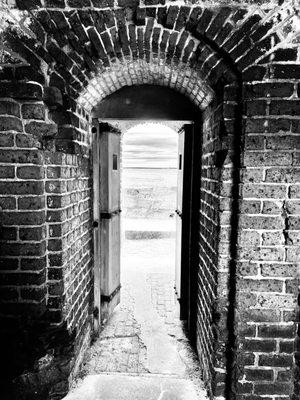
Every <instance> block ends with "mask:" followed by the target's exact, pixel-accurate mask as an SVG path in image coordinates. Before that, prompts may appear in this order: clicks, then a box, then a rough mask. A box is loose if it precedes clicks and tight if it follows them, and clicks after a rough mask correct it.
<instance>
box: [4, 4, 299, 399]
mask: <svg viewBox="0 0 300 400" xmlns="http://www.w3.org/2000/svg"><path fill="white" fill-rule="evenodd" d="M79 3H80V4H79ZM47 4H48V5H47V7H44V6H43V4H42V2H40V1H39V0H36V1H35V0H34V1H33V0H30V1H29V0H28V1H19V2H18V1H17V7H18V8H19V9H21V8H22V9H23V10H25V11H24V13H21V12H16V13H15V14H14V18H10V17H8V19H9V20H10V22H9V23H8V25H7V27H6V29H5V31H4V32H2V35H3V37H4V38H5V52H6V53H5V55H4V60H5V65H4V68H2V70H1V71H0V79H1V80H2V85H1V87H0V96H1V98H3V100H1V105H2V108H0V111H1V114H2V115H3V116H1V117H0V127H1V128H0V130H1V131H2V132H4V133H3V135H2V142H1V143H2V146H3V151H2V159H1V162H2V164H3V165H4V166H3V174H4V183H3V186H1V188H2V192H1V193H3V195H2V196H1V202H2V203H1V204H2V208H3V209H4V211H3V221H4V223H3V225H4V226H3V229H2V232H3V239H6V237H7V235H9V242H8V243H6V241H4V240H3V241H2V244H1V246H2V254H3V256H2V259H1V260H2V261H1V262H2V265H4V267H3V271H4V272H3V277H4V280H3V282H4V286H3V295H4V303H3V304H4V306H3V318H4V319H3V321H4V324H5V326H6V327H7V328H9V325H11V326H12V327H14V328H15V329H16V328H19V327H20V330H19V331H18V335H20V336H17V337H18V339H20V338H23V333H24V331H29V332H31V330H32V331H35V333H36V336H37V338H38V339H39V341H40V345H39V346H37V352H36V354H33V355H31V356H30V358H29V361H28V362H27V365H26V368H27V369H28V370H31V371H33V372H31V375H30V374H29V375H28V376H29V378H28V379H29V381H30V380H31V381H30V382H31V386H32V387H35V385H33V381H34V379H37V378H38V379H37V380H38V383H37V384H36V387H38V388H41V387H42V388H43V389H42V390H46V391H47V390H48V392H49V391H52V392H53V393H54V392H55V391H60V390H61V391H62V392H63V390H65V389H66V387H65V386H64V383H62V382H65V384H66V382H67V379H68V377H69V375H70V374H71V375H72V373H74V370H76V368H77V366H78V363H79V361H76V356H75V355H76V352H77V353H78V351H79V349H83V348H84V347H85V346H86V345H87V341H88V337H89V334H90V333H89V332H90V317H91V312H92V302H91V299H90V294H91V289H90V288H91V280H92V272H91V251H90V249H91V234H90V200H89V199H90V188H91V186H90V185H91V182H90V179H89V177H90V176H89V151H90V145H91V139H90V132H89V128H90V111H91V109H92V107H93V106H95V105H96V103H97V102H99V100H101V99H102V98H104V97H106V96H107V95H109V94H111V93H113V92H115V91H116V90H118V89H119V88H121V87H124V86H130V85H137V84H145V83H147V84H152V85H161V86H167V87H170V88H172V89H174V90H177V91H180V92H181V93H183V94H185V95H186V96H188V97H189V98H190V99H191V100H192V101H193V102H194V104H195V105H197V106H198V107H199V109H201V111H202V113H203V116H204V118H203V127H202V134H203V155H202V182H203V184H202V188H201V190H202V192H201V220H200V224H201V231H200V243H201V244H200V266H199V282H201V283H202V284H200V285H199V304H200V306H199V314H198V318H199V337H198V350H199V354H200V358H201V357H202V368H203V371H207V375H205V380H207V381H212V385H211V387H209V390H210V393H211V395H214V396H220V397H222V396H227V397H228V398H230V396H233V394H232V393H235V394H237V395H238V396H240V398H241V399H250V398H251V396H257V397H258V398H260V396H264V395H269V396H275V395H276V396H281V395H292V392H293V390H295V395H297V390H299V388H298V387H297V383H296V385H295V389H293V386H294V385H293V375H292V368H293V367H294V366H295V364H294V361H293V352H294V351H295V348H294V347H293V344H292V340H293V338H294V337H295V323H294V321H295V319H294V317H293V312H294V311H295V308H296V294H297V284H298V281H297V279H296V263H297V260H298V258H297V257H298V255H297V252H296V247H297V243H298V241H299V222H298V219H299V218H298V214H299V212H298V208H297V207H298V203H297V201H298V202H299V200H298V199H299V169H297V168H298V167H297V166H298V165H299V163H298V161H297V160H298V158H299V153H298V151H297V150H298V149H299V145H298V144H297V141H296V139H297V137H296V134H297V133H299V124H298V119H297V115H298V114H299V99H298V96H299V80H300V75H299V74H300V72H299V63H298V62H297V56H298V53H297V51H298V50H297V34H298V33H297V31H296V28H295V18H297V16H296V13H295V8H294V7H293V3H292V2H291V3H288V4H287V5H284V6H278V7H277V8H276V7H275V8H274V10H271V11H268V10H267V7H266V8H264V7H263V6H262V7H261V8H253V7H250V6H249V7H247V6H235V7H223V6H221V5H220V6H219V5H218V7H213V8H210V7H199V6H198V5H193V6H186V5H184V6H178V5H173V4H170V5H169V4H167V5H166V6H165V5H151V6H150V5H149V6H140V7H138V6H136V5H134V6H132V5H131V4H127V3H126V4H125V5H124V6H123V4H122V5H120V7H115V8H114V7H113V5H109V4H105V5H103V4H102V2H98V1H92V3H90V1H88V0H87V1H85V2H83V4H82V2H77V1H68V2H67V4H66V2H65V1H57V2H47ZM12 21H13V22H12ZM16 21H19V25H17V24H16ZM10 50H12V51H13V55H14V57H15V59H12V58H11V56H10V55H9V51H10ZM16 55H18V57H19V58H18V59H16ZM297 85H298V86H297ZM54 148H56V152H54ZM2 164H1V165H2ZM21 166H22V167H21ZM1 168H2V167H1ZM8 179H9V182H7V180H8ZM7 191H9V193H10V195H9V196H7ZM22 191H23V192H22ZM22 193H24V194H26V195H27V196H26V197H24V199H22V198H21V197H20V195H21V194H22ZM30 193H31V195H30ZM21 210H22V211H21ZM232 210H234V212H233V213H232ZM239 211H240V215H239ZM20 242H21V244H20ZM22 242H24V244H23V243H22ZM278 243H279V244H278ZM24 246H26V251H25V250H24V249H25V247H24ZM274 263H275V264H274ZM74 265H76V267H74ZM46 271H47V275H46ZM211 282H213V284H211ZM216 282H217V284H216ZM204 300H205V301H204ZM206 300H207V301H206ZM274 308H276V309H277V310H276V311H274ZM227 313H229V317H228V314H227ZM21 315H22V318H21ZM37 318H38V319H39V324H38V325H39V326H38V329H36V319H37ZM40 321H43V323H42V324H41V323H40ZM203 321H206V322H205V323H203ZM49 324H50V325H51V326H52V327H53V330H54V331H55V334H54V336H53V337H55V335H58V336H59V335H61V336H62V337H63V338H64V341H65V343H66V346H69V352H68V354H67V355H66V354H65V352H64V348H63V346H62V348H57V347H56V345H55V344H54V343H53V340H52V339H51V338H49ZM55 327H56V328H55ZM54 328H55V329H54ZM7 331H8V332H10V330H9V329H7ZM50 336H51V335H50ZM45 338H46V339H45ZM5 340H7V336H5ZM51 340H52V341H51ZM45 342H46V343H47V346H46V347H47V348H48V349H49V352H48V355H49V354H52V353H51V351H52V350H51V349H55V357H54V358H53V359H51V360H52V361H51V362H49V365H48V367H49V369H51V368H54V370H55V371H59V368H60V367H59V365H60V363H62V362H67V363H68V367H67V368H66V370H65V373H64V376H63V377H61V376H60V377H58V376H57V374H56V375H55V374H53V376H52V378H51V379H53V381H52V382H54V383H55V385H54V386H53V384H52V383H51V385H50V386H51V389H50V388H49V382H48V383H47V382H46V383H45V379H44V378H43V373H44V372H43V371H42V372H41V371H38V370H36V369H34V368H33V365H34V362H35V361H36V359H39V358H41V357H43V356H44V355H45V346H44V343H45ZM70 343H71V344H70ZM30 346H32V343H31V342H30V339H28V343H27V348H28V349H30V348H31V347H30ZM20 349H21V350H20ZM28 349H27V350H26V345H25V346H24V345H23V346H22V345H20V348H18V349H17V352H18V351H23V352H25V354H26V351H28ZM50 350H51V351H50ZM66 360H67V361H66ZM78 360H80V357H79V358H78ZM233 365H235V368H234V369H233V368H232V366H233ZM48 367H47V368H48ZM23 370H24V366H23V365H22V363H21V362H20V363H19V365H18V368H17V375H18V374H19V375H21V374H22V372H23ZM229 371H231V372H230V373H229ZM14 373H16V372H14ZM212 377H213V379H211V378H212ZM43 379H44V380H43ZM18 382H19V381H18ZM47 385H48V386H47ZM25 386H26V385H25ZM208 386H209V385H208ZM45 388H46V389H45ZM28 390H31V389H28ZM38 390H40V389H38Z"/></svg>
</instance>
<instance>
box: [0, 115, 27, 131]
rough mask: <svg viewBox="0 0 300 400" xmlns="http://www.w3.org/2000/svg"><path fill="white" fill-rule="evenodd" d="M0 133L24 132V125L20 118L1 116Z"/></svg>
mask: <svg viewBox="0 0 300 400" xmlns="http://www.w3.org/2000/svg"><path fill="white" fill-rule="evenodd" d="M0 131H16V132H22V131H23V125H22V122H21V120H20V119H19V118H16V117H11V116H6V117H3V116H0Z"/></svg>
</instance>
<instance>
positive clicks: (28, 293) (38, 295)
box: [20, 285, 47, 301]
mask: <svg viewBox="0 0 300 400" xmlns="http://www.w3.org/2000/svg"><path fill="white" fill-rule="evenodd" d="M20 295H21V298H22V299H23V300H35V301H41V300H43V299H44V298H45V297H46V295H47V287H46V286H45V285H44V286H41V287H36V288H30V289H21V290H20Z"/></svg>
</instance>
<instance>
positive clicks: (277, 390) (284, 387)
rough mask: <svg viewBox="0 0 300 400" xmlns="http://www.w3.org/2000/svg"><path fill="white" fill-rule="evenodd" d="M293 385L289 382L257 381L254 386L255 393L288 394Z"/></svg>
mask: <svg viewBox="0 0 300 400" xmlns="http://www.w3.org/2000/svg"><path fill="white" fill-rule="evenodd" d="M290 391H291V387H290V384H287V383H282V382H280V383H276V382H275V383H274V382H272V383H257V384H256V385H255V386H254V393H255V394H259V395H266V394H268V395H272V394H274V395H281V394H284V395H288V394H290Z"/></svg>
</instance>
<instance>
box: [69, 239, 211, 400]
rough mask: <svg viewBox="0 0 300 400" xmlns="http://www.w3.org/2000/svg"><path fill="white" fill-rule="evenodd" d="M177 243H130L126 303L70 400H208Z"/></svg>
mask: <svg viewBox="0 0 300 400" xmlns="http://www.w3.org/2000/svg"><path fill="white" fill-rule="evenodd" d="M174 255H175V241H174V239H152V240H126V241H125V243H124V246H123V254H122V260H123V264H122V275H121V283H122V290H121V304H120V305H119V306H118V307H117V308H116V309H115V311H114V313H113V315H112V316H111V318H110V320H109V321H108V323H107V325H106V326H105V327H104V329H103V331H102V333H101V335H100V337H99V339H98V340H97V341H96V342H95V343H94V344H93V346H92V347H91V348H90V350H89V351H88V353H87V355H86V357H85V360H84V363H83V366H82V370H81V372H80V375H79V376H78V379H77V382H76V385H75V386H74V388H73V390H72V391H71V393H70V394H69V395H68V396H67V397H66V398H65V400H127V399H128V400H129V399H130V400H152V399H153V400H171V399H172V400H177V399H178V400H205V399H206V396H205V391H204V390H203V387H202V383H201V379H200V374H199V369H198V363H197V358H196V356H195V354H194V352H193V351H192V349H191V348H190V347H189V344H188V341H187V339H186V336H185V334H184V332H183V330H182V324H181V321H180V320H179V318H178V313H179V308H178V302H177V300H176V299H175V296H174V288H173V286H174Z"/></svg>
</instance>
